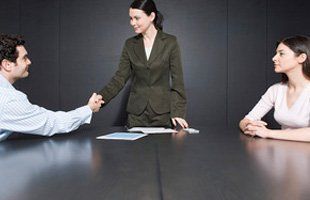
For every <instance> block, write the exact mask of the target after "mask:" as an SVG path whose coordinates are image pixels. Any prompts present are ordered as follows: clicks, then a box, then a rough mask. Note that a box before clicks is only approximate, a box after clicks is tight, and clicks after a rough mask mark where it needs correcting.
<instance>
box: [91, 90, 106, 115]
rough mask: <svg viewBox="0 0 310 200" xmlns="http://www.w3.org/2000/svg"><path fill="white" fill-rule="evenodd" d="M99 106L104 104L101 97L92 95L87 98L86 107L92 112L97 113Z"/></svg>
mask: <svg viewBox="0 0 310 200" xmlns="http://www.w3.org/2000/svg"><path fill="white" fill-rule="evenodd" d="M101 104H104V101H103V100H102V96H101V95H99V94H96V93H93V95H92V96H91V97H90V98H89V100H88V103H87V105H88V106H89V107H90V109H91V110H92V111H93V112H98V111H99V109H100V107H101Z"/></svg>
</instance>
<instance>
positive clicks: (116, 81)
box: [99, 42, 131, 104]
mask: <svg viewBox="0 0 310 200" xmlns="http://www.w3.org/2000/svg"><path fill="white" fill-rule="evenodd" d="M127 49H128V47H127V42H126V43H125V45H124V47H123V51H122V55H121V58H120V62H119V66H118V70H117V71H116V73H115V74H114V76H113V77H112V79H111V80H110V82H109V83H108V84H107V85H106V86H105V87H104V88H103V89H101V90H100V92H99V94H101V95H102V97H103V100H104V101H105V104H107V103H108V102H109V101H110V100H111V99H112V98H113V97H115V96H116V95H117V94H118V93H119V92H120V91H121V90H122V89H123V87H124V85H125V84H126V82H127V80H128V79H129V77H130V76H131V64H130V59H129V55H128V51H127Z"/></svg>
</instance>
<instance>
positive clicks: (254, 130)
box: [244, 123, 272, 138]
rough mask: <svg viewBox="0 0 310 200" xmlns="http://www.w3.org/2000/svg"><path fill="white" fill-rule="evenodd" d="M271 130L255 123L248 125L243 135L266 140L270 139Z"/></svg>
mask: <svg viewBox="0 0 310 200" xmlns="http://www.w3.org/2000/svg"><path fill="white" fill-rule="evenodd" d="M271 132H272V130H270V129H268V128H266V126H265V125H264V124H263V123H255V124H248V125H247V126H246V128H245V131H244V133H245V134H247V135H251V136H253V137H254V136H258V137H261V138H268V137H270V134H271Z"/></svg>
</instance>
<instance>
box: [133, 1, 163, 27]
mask: <svg viewBox="0 0 310 200" xmlns="http://www.w3.org/2000/svg"><path fill="white" fill-rule="evenodd" d="M130 8H133V9H139V10H143V11H144V12H145V14H146V15H147V16H150V15H151V13H152V12H153V13H155V19H154V21H153V23H154V26H155V28H156V29H157V30H163V21H164V17H163V15H162V14H161V13H160V12H159V11H158V10H157V8H156V5H155V3H154V1H152V0H134V1H133V2H132V3H131V5H130Z"/></svg>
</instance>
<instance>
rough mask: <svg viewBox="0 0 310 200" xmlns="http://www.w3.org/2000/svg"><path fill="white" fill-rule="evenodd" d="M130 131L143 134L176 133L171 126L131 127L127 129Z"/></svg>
mask: <svg viewBox="0 0 310 200" xmlns="http://www.w3.org/2000/svg"><path fill="white" fill-rule="evenodd" d="M128 131H130V132H142V133H145V134H161V133H176V132H177V131H176V130H174V129H171V128H164V127H133V128H130V129H128Z"/></svg>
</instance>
